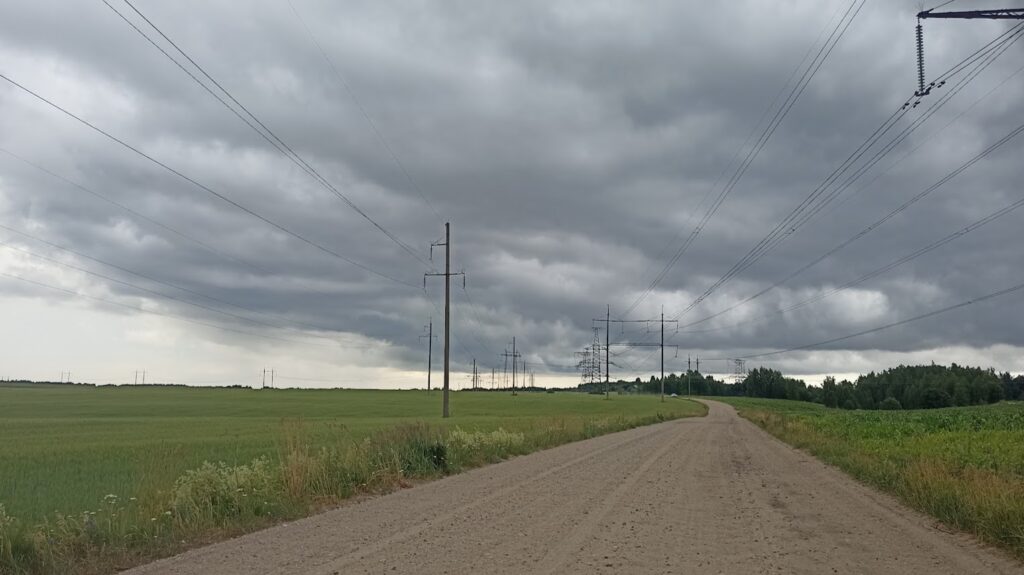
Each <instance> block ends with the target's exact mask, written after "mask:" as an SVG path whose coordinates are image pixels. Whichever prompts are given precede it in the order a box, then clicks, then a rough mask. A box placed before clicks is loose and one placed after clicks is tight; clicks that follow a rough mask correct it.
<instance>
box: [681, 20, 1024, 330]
mask: <svg viewBox="0 0 1024 575" xmlns="http://www.w3.org/2000/svg"><path fill="white" fill-rule="evenodd" d="M1022 30H1024V28H1022ZM1019 38H1020V34H1019V33H1018V34H1016V35H1014V36H1011V37H1010V38H1008V39H1007V40H1005V42H1006V43H1005V45H1002V47H1001V51H994V53H989V54H988V55H987V56H986V57H987V58H988V59H987V60H979V61H980V62H982V63H983V65H979V66H978V67H977V68H976V69H975V70H974V71H973V72H972V74H969V75H968V76H966V77H965V78H964V79H963V80H962V81H961V83H960V84H958V86H957V89H956V90H955V91H951V92H950V93H949V94H947V96H946V97H945V98H944V99H943V100H941V101H940V102H937V103H936V104H935V105H933V106H932V108H931V109H930V110H929V112H928V113H926V114H924V115H922V116H921V117H920V118H918V119H917V120H916V121H915V122H913V123H912V124H911V125H910V126H908V127H907V128H905V129H904V130H903V131H902V132H901V133H900V134H898V135H897V136H896V137H895V138H894V139H893V140H892V141H890V142H889V143H888V144H887V145H886V146H884V147H883V148H882V149H881V150H879V151H877V152H876V153H875V155H874V157H872V158H871V159H870V160H868V162H867V163H866V164H864V165H863V166H861V167H860V168H859V169H858V170H857V171H856V172H855V173H854V174H852V175H851V176H850V177H848V178H847V180H846V181H845V182H843V184H842V185H841V186H840V187H839V188H837V189H835V190H833V191H832V192H831V193H829V194H828V195H826V196H825V198H824V199H820V201H818V202H817V204H815V201H816V200H819V197H820V196H821V195H822V194H823V193H825V191H826V190H827V189H828V188H829V187H830V186H831V185H832V184H833V183H835V182H836V181H837V180H838V177H839V176H841V175H842V174H843V173H844V172H846V171H847V170H848V169H849V168H850V167H852V166H853V164H854V163H855V162H856V161H857V160H858V159H860V158H861V157H862V156H863V155H864V154H865V153H866V152H867V151H868V150H869V149H870V148H871V147H872V146H874V144H875V143H877V142H878V140H879V139H880V138H881V137H882V136H883V135H884V134H885V133H886V132H888V131H889V130H890V129H891V128H892V127H893V126H895V123H896V121H898V120H899V119H900V118H902V117H903V115H904V114H905V113H906V111H907V110H909V109H910V108H911V107H910V105H909V101H908V103H905V104H903V105H902V106H901V107H900V108H899V109H898V110H897V111H896V112H894V113H893V115H891V116H890V117H889V118H888V119H886V121H885V122H883V124H882V126H880V127H879V128H878V129H876V130H875V132H874V133H873V134H872V135H871V136H869V138H868V140H867V141H865V142H864V143H863V144H861V145H860V146H859V147H858V148H857V150H855V151H854V153H853V154H851V155H850V156H849V157H848V158H847V159H846V160H845V161H844V162H843V163H842V164H841V165H840V166H839V167H838V168H836V169H835V170H834V171H833V172H832V173H831V174H830V175H829V176H828V177H827V178H826V179H825V181H823V182H822V183H821V184H819V186H818V187H817V188H816V189H815V190H814V191H812V192H811V194H810V195H808V196H807V197H806V198H805V199H804V200H803V201H802V202H801V203H800V204H799V205H797V206H796V207H795V208H793V210H791V211H790V213H789V214H788V215H787V216H786V217H784V218H783V219H782V221H780V222H779V223H778V224H776V226H775V228H774V229H773V230H772V231H770V232H769V233H768V234H767V235H766V236H765V237H764V238H762V239H761V240H760V241H759V242H758V243H757V244H756V245H755V246H754V247H753V248H751V249H750V250H749V251H748V252H747V254H746V255H744V256H743V257H742V258H740V260H739V261H738V262H737V263H735V264H733V266H732V268H730V269H729V271H727V272H726V273H725V274H724V275H723V276H722V277H721V278H719V279H718V280H717V281H716V282H715V283H714V284H712V285H711V286H710V287H709V288H707V289H706V290H705V291H704V293H703V294H701V295H700V296H698V297H697V298H696V299H694V300H693V301H692V302H691V303H690V304H689V305H688V306H687V307H686V308H685V309H684V310H683V311H682V312H681V313H680V314H679V316H677V317H681V316H682V315H684V314H686V313H687V312H689V311H690V310H692V309H693V308H694V307H696V306H697V305H699V304H700V303H701V302H703V301H704V300H705V299H706V298H707V297H708V296H709V295H711V294H712V293H714V292H715V291H716V290H717V289H718V288H720V287H721V286H723V285H724V284H725V283H727V282H728V281H729V280H730V279H732V278H733V277H735V276H736V275H738V274H739V273H741V272H742V271H743V270H745V269H747V268H748V267H750V266H751V265H753V264H754V263H756V262H757V261H759V260H760V259H762V258H763V257H764V256H765V255H767V254H768V253H769V252H770V251H771V250H772V249H774V248H775V247H777V246H778V245H779V244H781V243H782V242H783V241H784V240H785V239H787V238H788V237H789V236H791V235H793V234H794V233H795V232H796V231H797V230H798V229H799V228H801V227H802V226H803V225H805V224H806V223H807V222H809V221H810V220H811V219H812V218H813V217H814V216H815V215H817V214H818V213H820V211H821V210H822V209H824V207H825V206H826V205H828V204H829V203H830V202H832V201H834V200H835V198H836V197H838V196H839V194H841V193H842V192H843V191H844V190H846V189H848V188H849V187H850V186H852V184H853V183H854V182H855V181H856V180H857V179H859V178H860V177H861V176H862V175H863V174H864V173H866V172H867V170H869V169H870V168H871V167H873V166H874V165H875V164H877V163H878V162H879V161H880V160H881V159H882V157H884V156H885V155H887V154H888V153H889V152H890V151H892V150H893V149H894V148H895V147H896V146H897V145H898V144H899V143H901V142H902V141H903V140H905V139H906V138H907V137H908V136H909V135H910V133H912V132H913V131H914V130H915V129H917V128H918V127H919V126H920V125H921V124H923V123H924V121H926V120H927V119H928V118H930V117H931V116H932V115H933V114H934V113H935V111H937V109H938V108H940V107H942V105H944V104H945V103H946V102H948V101H949V99H951V98H952V97H953V96H954V95H956V93H959V91H960V90H961V89H962V88H963V86H965V85H966V84H967V83H968V82H970V81H971V80H973V79H974V78H976V77H977V75H978V74H980V72H981V71H982V70H984V69H985V68H987V67H988V65H990V64H991V63H992V62H993V61H994V60H995V58H998V56H999V55H1001V54H1002V53H1003V52H1005V51H1006V50H1007V49H1009V47H1010V46H1011V45H1012V44H1013V42H1015V41H1016V40H1018V39H1019ZM996 49H998V47H997V48H996ZM996 49H993V50H996ZM945 77H948V74H947V75H945ZM944 83H945V80H944V79H942V80H941V81H940V84H939V85H941V84H944Z"/></svg>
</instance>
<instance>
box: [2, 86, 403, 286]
mask: <svg viewBox="0 0 1024 575" xmlns="http://www.w3.org/2000/svg"><path fill="white" fill-rule="evenodd" d="M0 79H2V80H4V81H6V82H7V83H9V84H11V85H12V86H14V87H16V88H18V89H20V90H22V91H23V92H25V93H27V94H29V95H30V96H32V97H33V98H35V99H37V100H39V101H40V102H43V103H44V104H46V105H48V106H50V107H52V108H54V109H56V110H58V111H60V112H62V113H63V114H65V115H66V116H68V117H70V118H72V119H73V120H75V121H77V122H79V123H81V124H82V125H84V126H86V127H88V128H90V129H92V130H93V131H95V132H97V133H99V134H101V135H103V136H105V137H106V138H108V139H110V140H112V141H114V142H116V143H118V144H120V145H121V146H123V147H124V148H127V149H128V150H130V151H132V152H134V153H136V154H137V155H139V156H141V157H143V158H145V159H146V160H149V161H150V162H152V163H154V164H156V165H157V166H159V167H161V168H163V169H164V170H166V171H168V172H170V173H172V174H174V175H175V176H177V177H179V178H181V179H183V180H185V181H186V182H189V183H190V184H192V185H194V186H196V187H197V188H199V189H200V190H203V191H204V192H206V193H208V194H210V195H212V196H214V197H215V198H217V199H219V200H221V201H223V202H224V203H227V204H228V205H231V206H233V207H235V208H237V209H239V210H242V211H243V212H245V213H247V214H249V215H250V216H252V217H254V218H256V219H258V220H260V221H262V222H264V223H266V224H268V225H270V226H272V227H274V228H276V229H278V230H280V231H282V232H284V233H285V234H287V235H289V236H291V237H293V238H295V239H297V240H299V241H301V242H303V243H305V244H308V245H310V246H312V247H314V248H316V249H318V250H320V251H322V252H324V253H325V254H328V255H330V256H332V257H334V258H337V259H340V260H342V261H344V262H347V263H349V264H351V265H353V266H355V267H357V268H359V269H361V270H363V271H366V272H369V273H371V274H373V275H376V276H378V277H381V278H384V279H387V280H390V281H392V282H395V283H398V284H401V285H404V286H407V287H411V288H416V289H419V288H418V286H416V285H414V284H411V283H408V282H405V281H402V280H400V279H397V278H395V277H392V276H390V275H388V274H385V273H383V272H380V271H377V270H375V269H373V268H371V267H368V266H366V265H363V264H361V263H359V262H357V261H355V260H352V259H350V258H348V257H346V256H344V255H342V254H340V253H338V252H336V251H334V250H332V249H330V248H328V247H326V246H324V245H322V244H320V243H317V242H315V241H313V240H311V239H309V238H307V237H306V236H303V235H301V234H299V233H298V232H294V231H292V230H290V229H288V228H287V227H285V226H283V225H282V224H279V223H277V222H275V221H274V220H271V219H270V218H268V217H266V216H264V215H262V214H260V213H258V212H256V211H254V210H252V209H250V208H248V207H246V206H244V205H242V204H240V203H239V202H236V201H235V200H232V199H231V198H229V197H227V196H225V195H223V194H220V193H218V192H216V191H214V190H213V189H212V188H210V187H208V186H206V185H204V184H201V183H200V182H198V181H196V180H195V179H193V178H192V177H190V176H187V175H185V174H184V173H182V172H180V171H178V170H177V169H175V168H172V167H171V166H169V165H167V164H165V163H164V162H162V161H160V160H157V159H156V158H154V157H153V156H150V155H149V154H147V153H145V152H143V151H142V150H140V149H139V148H137V147H135V146H132V145H131V144H129V143H127V142H125V141H124V140H122V139H120V138H118V137H116V136H114V135H112V134H111V133H109V132H107V131H105V130H103V129H101V128H99V127H97V126H96V125H94V124H92V123H90V122H89V121H87V120H85V119H83V118H82V117H80V116H77V115H75V114H74V113H72V112H70V111H69V110H67V109H66V108H63V107H61V106H59V105H57V104H56V103H54V102H52V101H51V100H48V99H46V98H45V97H43V96H41V95H39V94H38V93H36V92H34V91H32V90H30V89H29V88H27V87H25V86H23V85H22V84H19V83H18V82H16V81H14V80H12V79H11V78H9V77H8V76H6V75H4V74H2V73H0Z"/></svg>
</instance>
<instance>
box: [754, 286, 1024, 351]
mask: <svg viewBox="0 0 1024 575" xmlns="http://www.w3.org/2000/svg"><path fill="white" fill-rule="evenodd" d="M1021 290H1024V283H1020V284H1017V285H1015V286H1010V287H1008V288H1005V289H1001V290H999V291H996V292H992V293H990V294H986V295H983V296H980V297H976V298H974V299H969V300H967V301H962V302H960V303H958V304H954V305H951V306H946V307H943V308H939V309H936V310H933V311H930V312H927V313H923V314H920V315H916V316H913V317H909V318H907V319H903V320H900V321H894V322H892V323H887V324H885V325H880V326H878V327H873V328H871V329H866V330H863V331H858V332H855V333H851V334H848V335H844V336H841V337H834V338H832V339H826V340H823V341H818V342H814V343H808V344H805V345H800V346H796V347H791V348H788V349H781V350H776V351H769V352H765V353H756V354H752V355H746V356H743V358H742V359H752V358H758V357H767V356H770V355H779V354H783V353H789V352H792V351H799V350H804V349H809V348H812V347H819V346H822V345H828V344H831V343H837V342H840V341H845V340H848V339H853V338H855V337H860V336H862V335H867V334H871V333H876V332H879V331H883V330H886V329H890V328H893V327H897V326H901V325H905V324H908V323H911V322H915V321H920V320H922V319H927V318H930V317H934V316H937V315H940V314H944V313H947V312H950V311H953V310H956V309H960V308H962V307H967V306H969V305H973V304H976V303H979V302H983V301H986V300H990V299H993V298H997V297H1000V296H1004V295H1007V294H1010V293H1013V292H1017V291H1021Z"/></svg>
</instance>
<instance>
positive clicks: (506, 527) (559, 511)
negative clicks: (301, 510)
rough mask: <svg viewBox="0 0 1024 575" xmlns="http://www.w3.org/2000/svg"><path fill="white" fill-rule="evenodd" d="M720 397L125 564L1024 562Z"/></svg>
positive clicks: (666, 569)
mask: <svg viewBox="0 0 1024 575" xmlns="http://www.w3.org/2000/svg"><path fill="white" fill-rule="evenodd" d="M708 405H709V407H710V410H709V413H708V416H707V417H704V418H691V419H684V420H679V421H671V422H666V423H662V424H658V425H653V426H649V427H643V428H639V429H633V430H630V431H625V432H621V433H615V434H612V435H606V436H603V437H598V438H594V439H590V440H587V441H581V442H578V443H573V444H569V445H564V446H561V447H558V448H555V449H550V450H547V451H543V452H539V453H535V454H532V455H528V456H524V457H519V458H516V459H513V460H511V461H507V462H504V463H500V464H497V465H491V466H488V467H485V468H481V469H477V470H473V471H470V472H467V473H463V474H460V475H456V476H452V477H448V478H446V479H443V480H440V481H435V482H432V483H428V484H424V485H420V486H417V487H414V488H412V489H406V490H402V491H400V492H397V493H393V494H390V495H387V496H383V497H377V498H370V499H367V500H364V501H362V502H358V503H353V504H350V505H346V506H344V507H341V508H339V509H336V510H333V511H330V512H327V513H323V514H321V515H317V516H315V517H311V518H309V519H305V520H302V521H297V522H294V523H290V524H287V525H281V526H279V527H275V528H272V529H267V530H265V531H261V532H258V533H253V534H251V535H246V536H243V537H239V538H237V539H233V540H231V541H225V542H223V543H218V544H216V545H211V546H209V547H204V548H201V549H196V550H193V551H189V552H187V553H184V554H181V555H178V556H176V557H172V558H169V559H165V560H161V561H157V562H155V563H152V564H149V565H146V566H143V567H140V568H136V569H133V570H131V571H128V572H127V573H130V574H131V575H154V574H158V573H159V574H174V575H185V574H190V575H191V574H199V573H203V574H217V575H233V574H239V575H241V574H247V575H248V574H282V573H297V574H311V575H334V574H349V573H414V574H430V573H559V574H561V573H580V574H584V573H586V574H590V573H738V574H739V573H742V574H746V573H808V574H815V575H818V574H822V573H872V574H883V573H893V574H897V573H898V574H901V575H902V574H907V573H927V574H929V575H942V574H957V575H962V574H967V573H985V574H996V573H1024V567H1022V565H1021V564H1020V563H1018V562H1016V561H1014V560H1013V559H1011V558H1009V557H1007V556H1006V555H1004V554H1002V553H1000V552H998V551H994V550H991V549H988V548H985V547H983V546H981V545H980V544H978V543H976V542H975V541H974V540H972V539H971V538H970V537H967V536H964V535H960V534H952V533H948V532H947V531H944V530H942V529H940V528H939V527H937V525H936V523H935V521H934V520H931V519H928V518H927V517H925V516H923V515H920V514H918V513H916V512H913V511H910V510H908V509H906V508H905V507H903V506H902V505H900V504H899V503H897V502H896V501H895V500H894V499H892V498H890V497H888V496H885V495H882V494H879V493H877V492H875V491H873V490H871V489H868V488H866V487H864V486H862V485H860V484H858V483H856V482H855V481H853V480H851V479H850V478H848V477H847V476H845V475H843V474H842V473H840V472H838V471H836V470H834V469H832V468H830V467H827V466H825V465H824V464H822V463H820V462H818V461H817V460H815V459H814V458H812V457H810V456H808V455H805V454H803V453H801V452H798V451H796V450H794V449H792V448H790V447H788V446H787V445H785V444H783V443H781V442H779V441H777V440H775V439H774V438H772V437H770V436H769V435H767V434H766V433H764V432H762V431H761V430H760V429H758V428H757V427H756V426H754V425H753V424H751V423H749V422H747V421H746V420H743V419H741V418H739V417H738V416H737V415H736V413H735V411H734V410H733V409H732V408H731V407H729V406H726V405H723V404H721V403H716V402H708Z"/></svg>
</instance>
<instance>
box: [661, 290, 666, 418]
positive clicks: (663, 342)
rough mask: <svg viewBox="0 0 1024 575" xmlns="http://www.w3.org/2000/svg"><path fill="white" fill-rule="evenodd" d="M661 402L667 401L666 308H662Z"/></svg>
mask: <svg viewBox="0 0 1024 575" xmlns="http://www.w3.org/2000/svg"><path fill="white" fill-rule="evenodd" d="M661 400H662V401H665V308H664V307H662V308H661Z"/></svg>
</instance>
